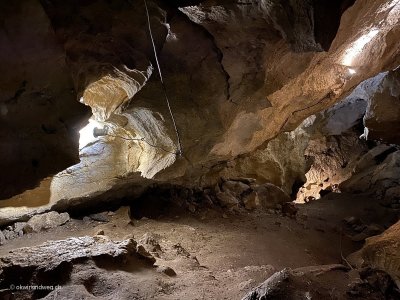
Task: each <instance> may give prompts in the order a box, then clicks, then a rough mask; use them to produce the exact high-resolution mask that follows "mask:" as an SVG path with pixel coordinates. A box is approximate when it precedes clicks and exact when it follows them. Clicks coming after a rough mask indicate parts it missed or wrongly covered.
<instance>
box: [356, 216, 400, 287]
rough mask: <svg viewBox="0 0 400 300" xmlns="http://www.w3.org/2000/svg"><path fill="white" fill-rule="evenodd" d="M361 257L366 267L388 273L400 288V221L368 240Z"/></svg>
mask: <svg viewBox="0 0 400 300" xmlns="http://www.w3.org/2000/svg"><path fill="white" fill-rule="evenodd" d="M361 256H362V258H363V260H364V263H365V264H366V265H368V266H370V267H373V268H376V269H379V270H383V271H385V272H386V273H388V274H389V275H390V276H391V277H392V279H393V280H394V281H395V282H396V284H397V286H398V287H399V288H400V267H399V266H400V221H399V222H397V223H396V224H394V225H393V226H391V227H390V228H389V229H387V230H386V231H385V232H383V233H382V234H380V235H378V236H374V237H371V238H369V239H367V240H366V243H365V245H364V247H363V248H362V249H361Z"/></svg>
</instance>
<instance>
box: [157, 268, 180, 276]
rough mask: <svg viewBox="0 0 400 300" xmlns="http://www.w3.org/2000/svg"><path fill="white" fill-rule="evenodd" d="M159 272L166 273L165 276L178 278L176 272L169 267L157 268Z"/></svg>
mask: <svg viewBox="0 0 400 300" xmlns="http://www.w3.org/2000/svg"><path fill="white" fill-rule="evenodd" d="M157 272H158V273H164V274H165V275H168V276H170V277H173V276H176V273H175V271H174V270H173V269H172V268H170V267H167V266H159V267H157Z"/></svg>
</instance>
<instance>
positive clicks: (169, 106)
mask: <svg viewBox="0 0 400 300" xmlns="http://www.w3.org/2000/svg"><path fill="white" fill-rule="evenodd" d="M143 2H144V6H145V8H146V15H147V25H148V28H149V35H150V39H151V44H152V46H153V51H154V58H155V60H156V64H157V69H158V74H159V75H160V81H161V85H162V89H163V92H164V96H165V102H166V103H167V106H168V110H169V114H170V116H171V120H172V123H173V125H174V129H175V133H176V139H177V144H178V150H177V152H176V153H175V154H177V155H179V156H182V155H183V151H182V144H181V138H180V135H179V130H178V127H177V126H176V122H175V118H174V114H173V113H172V109H171V105H170V103H169V99H168V95H167V89H166V87H165V84H164V80H163V77H162V73H161V68H160V63H159V62H158V57H157V50H156V45H155V44H154V38H153V33H152V30H151V24H150V14H149V9H148V7H147V1H146V0H143Z"/></svg>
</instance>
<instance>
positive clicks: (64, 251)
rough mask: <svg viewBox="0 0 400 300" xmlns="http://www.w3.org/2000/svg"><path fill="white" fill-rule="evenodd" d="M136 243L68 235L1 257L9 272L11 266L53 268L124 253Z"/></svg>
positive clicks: (129, 251) (130, 249)
mask: <svg viewBox="0 0 400 300" xmlns="http://www.w3.org/2000/svg"><path fill="white" fill-rule="evenodd" d="M135 247H136V242H135V241H134V240H132V239H130V240H125V241H120V242H113V241H111V240H110V239H109V238H108V237H105V236H95V237H88V236H85V237H78V238H69V239H66V240H60V241H49V242H46V243H44V244H42V245H40V246H37V247H31V248H20V249H17V250H14V251H13V252H12V253H10V254H8V255H6V256H2V257H1V258H0V268H1V269H2V271H3V272H7V271H8V269H11V268H21V269H24V268H27V269H32V268H33V269H45V270H48V271H50V270H53V269H55V268H57V267H58V266H59V265H60V264H61V263H64V262H72V261H74V260H77V259H80V258H92V257H96V256H101V255H108V256H110V257H118V256H123V255H126V254H128V253H131V252H134V251H135Z"/></svg>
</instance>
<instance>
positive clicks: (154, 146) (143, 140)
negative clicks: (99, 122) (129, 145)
mask: <svg viewBox="0 0 400 300" xmlns="http://www.w3.org/2000/svg"><path fill="white" fill-rule="evenodd" d="M107 136H112V137H115V138H120V139H123V140H127V141H140V142H145V143H146V144H147V145H149V146H150V147H153V148H156V149H160V150H162V151H164V152H167V153H171V154H176V152H173V151H169V150H167V149H165V148H163V147H160V146H157V145H154V144H151V143H149V142H148V141H146V139H145V138H144V137H142V138H126V137H123V136H120V135H113V134H107Z"/></svg>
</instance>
